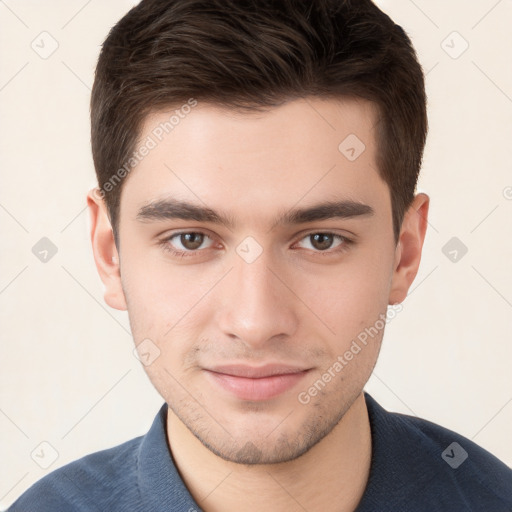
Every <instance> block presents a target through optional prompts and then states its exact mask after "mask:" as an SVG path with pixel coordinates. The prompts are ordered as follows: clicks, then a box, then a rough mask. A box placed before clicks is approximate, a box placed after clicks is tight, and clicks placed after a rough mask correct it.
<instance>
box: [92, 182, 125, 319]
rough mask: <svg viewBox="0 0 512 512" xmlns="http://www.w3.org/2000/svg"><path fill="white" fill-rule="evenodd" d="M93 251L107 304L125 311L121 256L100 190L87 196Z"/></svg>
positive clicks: (93, 190) (95, 190)
mask: <svg viewBox="0 0 512 512" xmlns="http://www.w3.org/2000/svg"><path fill="white" fill-rule="evenodd" d="M87 206H88V207H89V221H90V232H91V243H92V251H93V254H94V261H95V263H96V268H97V269H98V274H99V275H100V278H101V280H102V282H103V284H104V292H103V296H104V298H105V302H106V303H107V304H108V305H109V306H110V307H112V308H114V309H119V310H121V311H125V310H126V309H127V307H126V299H125V296H124V292H123V288H122V285H121V272H120V261H119V254H118V253H117V248H116V245H115V241H114V233H113V231H112V226H111V224H110V219H109V217H108V214H107V207H106V205H105V201H104V199H103V196H102V195H101V191H100V189H99V188H93V189H91V190H90V191H89V192H88V194H87Z"/></svg>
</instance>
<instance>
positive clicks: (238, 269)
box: [217, 251, 299, 349]
mask: <svg viewBox="0 0 512 512" xmlns="http://www.w3.org/2000/svg"><path fill="white" fill-rule="evenodd" d="M287 281H289V279H287V278H286V276H285V275H283V273H282V272H280V271H279V267H278V266H276V265H275V264H272V261H270V258H268V257H267V256H266V254H265V251H264V252H263V253H262V254H261V255H260V256H259V258H257V259H256V261H253V262H252V263H247V262H246V261H244V260H242V259H239V260H238V261H235V265H234V268H233V269H232V271H231V272H230V273H229V275H228V276H226V279H225V280H224V283H223V284H222V289H221V290H218V292H220V296H219V295H217V299H218V303H217V322H218V324H217V325H218V328H219V329H220V332H221V333H222V335H223V336H228V337H230V338H232V339H238V340H240V341H241V342H243V343H244V344H245V345H246V346H247V347H250V348H253V349H258V348H263V347H264V346H265V345H266V344H271V343H274V342H276V341H277V340H278V339H286V338H288V337H290V336H293V335H294V333H295V331H296V329H297V325H298V318H299V316H298V314H297V308H298V302H299V301H298V300H297V298H296V297H295V295H294V294H293V291H292V290H293V285H292V284H291V283H290V282H287Z"/></svg>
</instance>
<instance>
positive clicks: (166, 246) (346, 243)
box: [158, 231, 355, 258]
mask: <svg viewBox="0 0 512 512" xmlns="http://www.w3.org/2000/svg"><path fill="white" fill-rule="evenodd" d="M186 234H188V235H190V234H194V235H204V236H206V237H208V238H210V239H211V237H210V236H209V235H208V234H207V233H205V232H203V231H180V232H178V233H173V234H172V235H170V236H168V237H166V238H164V239H163V240H160V241H159V243H158V245H159V246H161V247H162V249H163V250H164V251H165V252H168V253H170V254H171V255H172V256H175V257H179V258H190V257H194V256H197V255H198V253H200V252H202V251H205V250H206V249H195V250H190V251H178V250H176V249H173V248H172V246H171V245H170V243H169V242H170V241H171V240H172V239H173V238H176V237H179V236H180V235H186ZM313 235H331V236H333V237H334V238H337V239H338V240H340V241H341V242H342V243H341V245H339V246H338V247H337V248H336V249H335V250H330V249H326V250H325V251H319V250H316V251H313V252H314V253H317V254H318V255H321V256H332V255H333V254H338V253H343V252H345V251H346V250H347V249H348V248H349V247H350V246H352V245H354V244H355V242H354V240H352V239H350V238H347V237H346V236H344V235H339V234H337V233H332V232H331V231H312V232H310V233H308V234H306V235H304V236H303V237H302V238H301V239H300V240H299V241H302V240H304V239H305V238H307V237H310V236H313ZM307 250H310V249H307Z"/></svg>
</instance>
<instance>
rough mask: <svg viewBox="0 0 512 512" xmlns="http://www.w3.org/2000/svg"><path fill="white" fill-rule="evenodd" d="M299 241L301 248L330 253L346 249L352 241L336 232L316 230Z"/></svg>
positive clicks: (319, 252)
mask: <svg viewBox="0 0 512 512" xmlns="http://www.w3.org/2000/svg"><path fill="white" fill-rule="evenodd" d="M299 243H302V244H303V245H302V247H303V248H305V249H309V250H311V251H312V252H313V253H315V252H316V253H318V254H321V253H325V254H326V255H332V254H334V253H337V252H342V251H344V250H346V249H348V247H349V246H350V245H352V244H353V243H354V242H353V241H352V240H351V239H349V238H347V237H345V236H342V235H338V234H337V233H330V232H322V231H317V232H314V233H309V234H308V235H306V236H305V237H304V238H302V240H301V241H300V242H299Z"/></svg>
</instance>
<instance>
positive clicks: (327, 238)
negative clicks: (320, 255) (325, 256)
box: [309, 233, 334, 251]
mask: <svg viewBox="0 0 512 512" xmlns="http://www.w3.org/2000/svg"><path fill="white" fill-rule="evenodd" d="M309 237H310V240H311V245H312V246H313V247H314V248H315V249H318V250H319V251H325V250H327V249H330V247H331V245H332V244H333V241H334V237H333V235H331V234H330V233H315V234H313V235H309Z"/></svg>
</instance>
